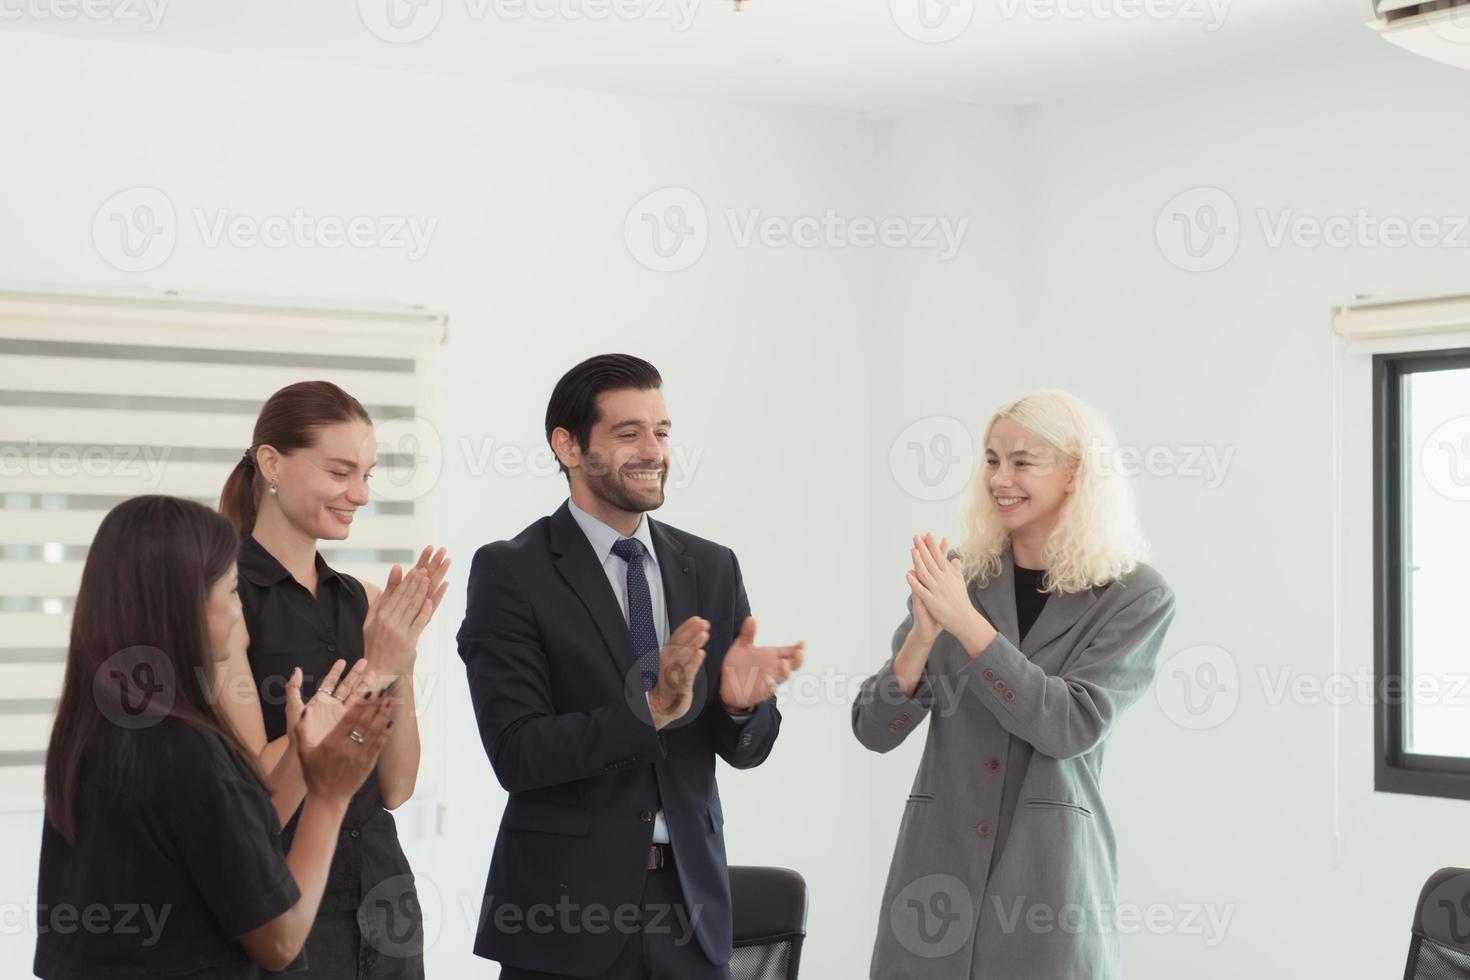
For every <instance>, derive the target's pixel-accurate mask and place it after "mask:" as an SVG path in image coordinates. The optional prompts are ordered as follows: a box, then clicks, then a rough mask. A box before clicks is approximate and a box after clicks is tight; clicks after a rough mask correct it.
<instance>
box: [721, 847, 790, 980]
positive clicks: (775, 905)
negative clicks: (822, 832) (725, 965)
mask: <svg viewBox="0 0 1470 980" xmlns="http://www.w3.org/2000/svg"><path fill="white" fill-rule="evenodd" d="M730 900H731V906H732V908H731V914H732V916H733V919H734V923H733V924H734V946H735V949H734V951H733V952H732V953H731V955H730V978H731V980H796V971H797V968H798V967H799V966H800V965H801V943H802V940H804V939H805V938H806V881H805V880H804V879H803V878H802V877H801V875H799V874H797V873H796V872H795V871H792V870H790V869H789V868H750V867H733V868H731V869H730Z"/></svg>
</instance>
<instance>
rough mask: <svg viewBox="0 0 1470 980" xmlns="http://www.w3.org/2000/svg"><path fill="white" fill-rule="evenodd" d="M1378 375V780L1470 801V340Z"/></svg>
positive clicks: (1377, 370)
mask: <svg viewBox="0 0 1470 980" xmlns="http://www.w3.org/2000/svg"><path fill="white" fill-rule="evenodd" d="M1373 376H1374V389H1373V390H1374V406H1373V408H1374V427H1375V431H1374V478H1375V500H1374V510H1375V519H1374V538H1375V546H1374V547H1375V556H1374V557H1375V561H1374V567H1375V576H1376V580H1375V589H1374V592H1375V610H1374V612H1375V616H1374V620H1375V624H1376V626H1375V632H1376V636H1375V645H1376V653H1375V660H1376V668H1377V680H1378V684H1377V686H1376V698H1375V711H1376V717H1375V724H1374V732H1375V739H1376V743H1377V766H1376V779H1375V784H1376V788H1377V789H1379V790H1383V791H1388V792H1396V793H1416V794H1422V795H1431V796H1446V797H1456V798H1460V799H1470V629H1467V628H1466V627H1467V622H1466V612H1467V610H1470V349H1463V350H1443V351H1424V352H1416V353H1409V354H1378V355H1376V356H1375V357H1374V358H1373Z"/></svg>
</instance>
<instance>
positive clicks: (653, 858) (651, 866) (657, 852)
mask: <svg viewBox="0 0 1470 980" xmlns="http://www.w3.org/2000/svg"><path fill="white" fill-rule="evenodd" d="M662 867H664V852H663V850H662V849H661V848H660V846H659V845H658V844H650V845H648V870H649V871H657V870H659V869H660V868H662Z"/></svg>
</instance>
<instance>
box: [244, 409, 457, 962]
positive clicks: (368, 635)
mask: <svg viewBox="0 0 1470 980" xmlns="http://www.w3.org/2000/svg"><path fill="white" fill-rule="evenodd" d="M376 445H377V441H376V438H375V436H374V432H373V426H372V420H371V419H370V418H369V416H368V413H367V411H366V409H364V408H363V406H362V404H361V403H360V402H358V400H357V399H355V398H353V397H352V396H351V395H349V394H348V393H347V392H345V391H343V390H342V389H341V388H339V387H338V386H336V385H334V384H331V383H329V382H326V381H305V382H301V383H299V384H293V385H290V386H288V387H286V388H282V389H281V390H280V391H278V392H276V393H275V394H274V395H272V396H271V397H270V399H269V400H268V401H267V402H266V403H265V405H264V407H263V408H262V409H261V411H260V417H259V418H258V419H257V420H256V423H255V432H254V436H253V438H252V439H251V442H250V446H249V448H248V449H247V450H246V451H245V452H244V453H243V454H242V456H241V458H240V461H239V462H238V463H237V464H236V465H235V469H234V471H233V472H232V473H231V474H230V476H229V479H228V480H227V481H226V483H225V487H224V491H223V493H222V494H221V497H220V511H221V512H222V513H223V514H224V516H225V517H226V518H228V519H229V520H230V522H231V523H232V524H233V525H234V526H235V529H236V531H237V532H238V533H239V535H240V554H239V566H240V601H241V605H242V607H243V609H244V614H245V623H246V626H247V627H248V630H249V635H250V643H249V647H248V650H247V651H246V652H245V653H243V654H242V655H241V656H239V657H236V658H233V659H232V660H230V661H229V662H228V663H227V664H226V665H225V668H224V670H223V671H222V674H223V675H224V676H223V678H222V680H221V684H222V687H221V690H222V692H224V696H223V697H222V699H221V700H222V703H223V704H225V706H226V711H227V712H228V714H229V715H230V718H231V721H232V722H233V723H234V724H235V726H236V728H237V729H238V730H239V731H240V732H241V733H242V737H243V739H244V741H245V743H246V745H247V746H248V747H249V748H250V750H251V751H252V752H254V753H255V754H256V756H257V757H258V758H259V759H260V762H261V765H262V766H263V768H265V769H266V770H267V771H270V772H271V773H272V789H273V791H274V792H275V793H276V794H277V797H278V799H281V800H284V801H286V803H287V804H288V805H290V804H294V802H295V801H296V800H299V799H300V794H301V792H302V789H303V786H302V782H301V779H300V776H299V772H298V771H297V770H296V769H294V768H293V767H292V766H290V765H289V758H288V757H287V761H288V764H287V765H285V766H279V765H278V762H279V761H280V760H281V759H282V758H283V757H285V748H286V733H287V724H286V722H287V719H286V712H285V706H284V703H283V697H282V692H283V690H284V686H285V683H286V677H287V675H288V674H289V673H290V671H291V669H292V668H293V667H294V666H295V665H297V664H300V665H301V666H302V668H303V670H304V674H305V676H304V679H303V685H302V687H303V694H304V695H305V696H306V697H307V698H314V697H322V698H332V697H340V696H341V692H340V691H339V690H336V689H335V687H336V686H335V685H334V684H333V683H332V677H333V676H334V671H340V670H341V669H342V667H343V666H345V667H346V668H349V669H350V671H360V670H362V669H364V667H363V665H366V668H369V669H371V670H373V671H374V672H375V673H376V676H377V677H378V678H379V686H380V688H382V689H383V690H386V691H388V692H389V693H391V694H392V695H393V696H394V698H395V699H396V701H397V703H398V705H399V708H398V712H397V713H398V715H399V718H398V724H397V725H395V726H394V730H393V733H392V735H391V737H390V738H389V739H388V742H387V745H386V746H385V747H384V749H383V754H382V756H381V758H380V759H379V761H378V765H377V769H376V771H375V772H374V773H373V774H372V775H371V776H369V777H368V779H367V780H366V781H365V782H364V784H363V786H362V789H361V790H360V791H359V792H358V793H357V795H356V796H355V797H354V798H353V800H352V804H351V806H350V807H349V808H348V812H347V816H346V818H345V819H344V820H343V824H342V833H341V835H340V837H339V839H338V843H337V853H336V857H335V859H334V860H333V862H332V874H331V879H330V881H329V882H328V886H327V893H326V895H325V896H324V897H323V899H322V904H321V911H320V912H319V914H318V917H317V922H316V925H315V927H314V928H313V929H312V932H311V935H310V937H309V938H308V939H307V942H306V965H307V973H306V974H305V976H306V977H321V978H324V980H328V978H329V980H337V978H341V977H353V978H357V980H399V978H404V980H411V978H420V977H422V976H423V922H422V913H421V911H420V907H419V903H418V896H417V893H416V892H415V890H414V882H413V873H412V871H411V869H410V868H409V866H408V859H407V858H406V857H405V856H404V854H403V849H402V847H401V846H400V845H399V842H398V834H397V830H396V827H395V824H394V821H393V817H392V815H391V814H390V813H389V812H388V811H389V810H393V809H396V808H397V807H399V806H401V805H402V804H403V803H404V802H405V801H407V800H408V798H409V797H410V796H411V795H412V793H413V788H414V783H415V781H416V780H417V778H418V768H419V733H418V722H417V718H416V713H415V708H414V689H413V671H414V662H415V658H416V656H417V644H418V639H419V636H420V634H422V632H423V630H424V628H425V627H426V626H427V625H428V623H429V620H430V618H431V617H432V616H433V614H434V611H435V610H436V609H437V608H438V606H439V602H440V600H441V599H442V598H443V597H444V593H445V591H446V590H447V588H448V585H447V584H445V583H444V581H443V580H444V574H445V572H446V571H448V568H449V561H448V560H447V559H446V558H445V556H444V551H443V549H440V550H439V551H438V552H437V553H436V552H435V551H434V549H433V548H432V547H429V548H425V549H424V551H423V553H422V554H421V555H420V557H419V560H418V563H417V564H416V565H415V566H414V567H413V568H412V569H410V570H409V571H408V573H407V574H404V572H403V571H402V569H401V568H400V567H399V566H397V565H395V566H394V567H393V570H392V572H391V573H390V574H389V576H388V582H387V584H386V586H384V587H383V588H382V589H379V588H377V587H376V586H373V585H368V584H366V583H362V582H359V581H358V580H357V579H355V578H353V577H352V576H350V575H346V574H343V573H341V572H338V571H336V570H335V569H333V568H331V567H330V566H329V565H328V564H327V563H326V561H325V560H323V558H322V556H321V554H320V553H318V551H317V543H318V541H320V540H322V539H327V540H332V541H340V540H343V539H345V538H346V537H347V535H348V532H349V530H350V529H351V526H352V523H353V520H354V518H355V514H356V511H357V510H358V509H359V508H360V507H362V506H363V505H365V504H366V503H367V502H368V480H369V478H370V477H371V476H372V470H373V467H374V466H375V465H376V464H377V450H376ZM354 676H355V675H354V673H351V672H349V673H348V675H347V678H348V680H349V681H350V680H351V679H352V678H353V677H354ZM294 829H295V824H294V822H293V823H289V824H287V826H286V830H285V836H286V838H287V839H290V836H291V834H292V833H293V832H294Z"/></svg>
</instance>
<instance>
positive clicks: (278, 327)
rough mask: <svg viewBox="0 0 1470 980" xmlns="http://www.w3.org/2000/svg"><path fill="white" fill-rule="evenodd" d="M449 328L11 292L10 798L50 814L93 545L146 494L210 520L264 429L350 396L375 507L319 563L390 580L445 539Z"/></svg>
mask: <svg viewBox="0 0 1470 980" xmlns="http://www.w3.org/2000/svg"><path fill="white" fill-rule="evenodd" d="M444 331H445V326H444V321H443V318H441V317H437V316H430V315H427V314H381V313H341V312H322V311H314V310H301V309H274V308H257V307H250V306H243V305H225V304H215V303H197V302H180V301H160V300H128V299H104V298H95V297H69V296H52V295H41V294H25V293H0V378H3V380H0V799H10V800H36V799H39V798H40V796H41V773H42V765H43V762H44V755H45V747H46V742H47V739H48V738H49V736H50V730H51V719H52V713H53V711H54V706H55V701H56V697H57V695H58V694H59V692H60V686H61V676H62V666H63V663H64V661H65V656H66V644H67V637H68V633H69V630H70V626H71V611H72V607H73V604H74V601H75V597H76V590H77V585H78V583H79V582H80V580H81V572H82V564H83V562H84V561H85V559H86V556H87V548H88V545H89V543H90V542H91V540H92V536H93V534H94V533H95V532H96V530H97V525H98V524H99V523H100V522H101V520H102V517H103V515H104V514H106V512H107V511H108V510H109V509H110V508H111V507H113V506H114V505H115V504H117V503H119V502H121V501H122V500H124V499H126V498H128V497H132V496H136V495H138V494H143V493H167V494H174V495H176V496H180V497H188V498H191V499H193V500H197V501H199V502H201V503H204V504H208V505H209V506H211V507H213V506H216V505H217V504H218V502H219V492H220V489H221V487H222V486H223V484H224V481H225V478H226V477H227V476H228V474H229V472H230V470H231V468H233V467H234V465H235V463H236V461H237V460H238V459H239V458H240V454H241V453H242V452H243V451H244V450H245V449H246V448H247V447H248V446H249V444H250V437H251V432H252V429H253V428H254V424H255V416H256V414H257V413H258V412H259V410H260V407H261V405H262V404H263V403H264V402H265V400H266V398H268V397H269V396H270V395H271V394H272V393H273V392H275V391H277V390H278V389H280V388H283V387H285V386H286V385H288V384H291V383H293V382H296V381H305V380H312V379H323V380H327V381H332V382H334V383H336V384H338V385H341V386H342V387H343V388H344V389H346V390H347V391H348V392H350V393H351V394H353V395H354V396H356V397H357V399H358V400H359V401H361V402H362V403H363V405H364V406H366V408H367V409H368V411H369V412H370V413H371V414H372V416H373V419H374V422H375V423H376V426H377V433H378V469H377V470H376V471H375V473H374V476H373V482H372V484H371V489H372V495H373V500H372V502H371V503H370V504H369V505H368V506H367V507H366V508H364V509H363V510H362V511H360V512H359V520H358V522H357V523H355V524H354V525H353V529H352V535H351V537H350V538H349V539H347V540H345V541H341V542H324V543H323V547H322V549H321V551H322V555H323V557H325V558H326V560H327V561H328V562H330V563H331V564H332V565H333V566H334V567H336V568H338V569H340V570H342V571H346V572H348V573H350V574H352V575H355V576H357V577H358V578H360V579H365V580H370V581H374V582H378V583H381V582H382V581H383V580H384V579H385V578H386V576H387V572H388V569H389V567H390V566H391V564H392V563H393V562H409V561H411V560H413V558H414V557H416V551H415V549H416V548H419V547H422V546H423V545H425V544H428V543H429V542H430V541H431V540H433V534H434V530H435V528H434V526H433V523H432V521H431V520H430V516H431V507H430V506H429V501H430V500H431V499H432V496H431V495H432V493H433V489H434V485H435V483H436V482H437V479H438V474H439V468H440V466H441V455H440V453H439V447H438V442H437V436H436V432H437V427H436V424H435V420H436V414H435V412H436V406H435V404H434V385H433V383H432V376H431V373H430V372H431V371H432V370H433V366H434V365H433V362H434V357H435V352H436V351H437V350H438V349H439V345H440V343H441V342H442V340H443V337H444Z"/></svg>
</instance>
